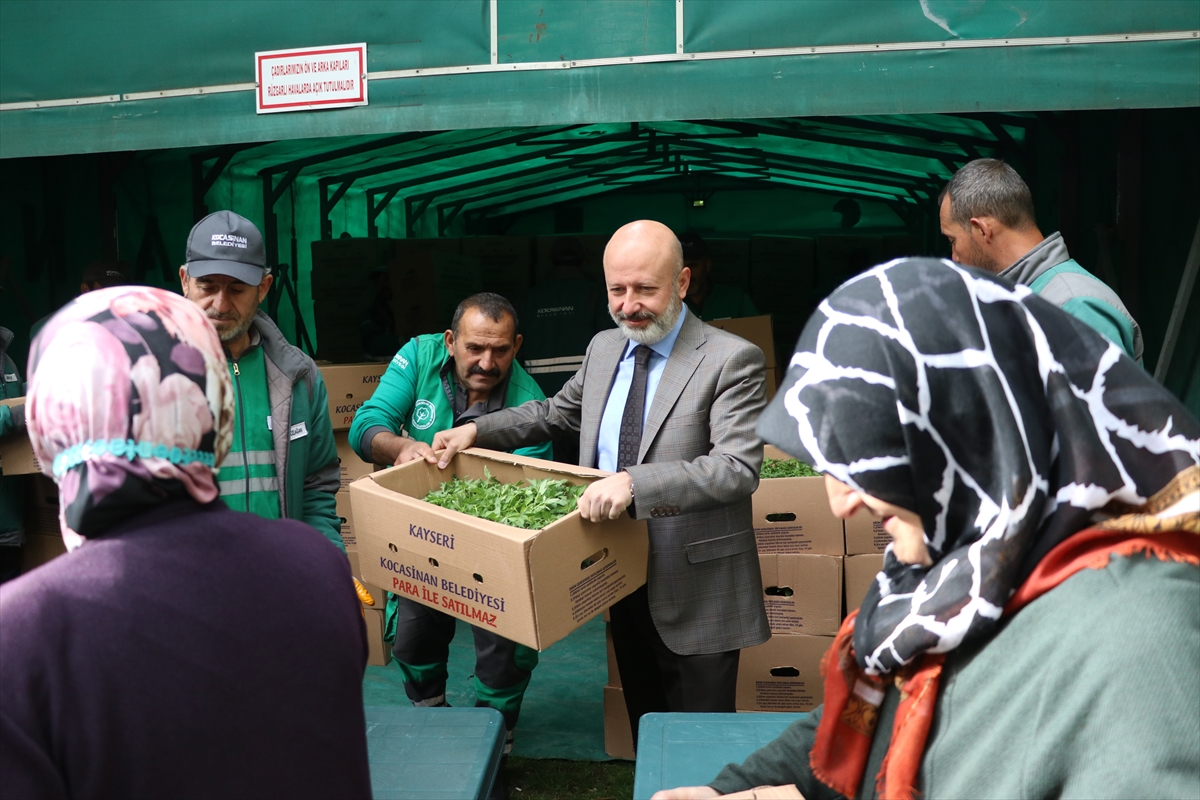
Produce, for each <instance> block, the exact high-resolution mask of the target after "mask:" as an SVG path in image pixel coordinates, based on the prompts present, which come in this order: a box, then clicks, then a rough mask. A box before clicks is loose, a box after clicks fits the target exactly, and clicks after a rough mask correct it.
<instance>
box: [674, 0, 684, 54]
mask: <svg viewBox="0 0 1200 800" xmlns="http://www.w3.org/2000/svg"><path fill="white" fill-rule="evenodd" d="M675 52H676V54H678V55H683V0H675Z"/></svg>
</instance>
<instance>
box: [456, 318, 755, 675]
mask: <svg viewBox="0 0 1200 800" xmlns="http://www.w3.org/2000/svg"><path fill="white" fill-rule="evenodd" d="M685 313H687V319H685V320H684V323H683V328H682V329H681V330H680V332H679V338H678V339H676V341H675V347H674V348H673V349H672V350H671V356H670V358H668V359H667V363H666V367H665V369H664V371H663V375H662V379H661V380H660V381H659V384H658V389H657V390H656V391H655V394H654V400H653V402H652V404H651V406H650V414H649V416H648V417H647V419H646V427H645V429H644V430H643V432H642V444H641V450H640V451H639V453H638V463H637V464H636V465H634V466H631V467H629V468H628V470H627V471H628V472H629V474H630V476H631V477H632V478H633V489H634V495H635V501H634V509H633V510H634V512H635V516H636V517H637V518H639V519H646V518H648V519H649V522H648V525H647V527H648V528H649V531H650V563H649V569H648V572H647V581H646V583H647V587H648V590H649V596H650V614H651V616H652V617H653V618H654V624H655V626H656V627H657V628H658V632H659V634H660V635H661V636H662V639H663V641H664V642H665V643H666V645H667V647H669V648H671V650H672V651H673V652H675V653H678V654H680V655H695V654H698V653H719V652H723V651H726V650H736V649H739V648H742V647H750V646H753V645H756V644H761V643H762V642H765V641H766V640H767V639H768V638H769V637H770V635H771V633H770V629H769V627H768V626H767V615H766V611H765V610H764V608H763V601H762V577H761V574H760V572H759V568H758V551H757V549H756V548H755V544H754V530H753V516H752V515H751V509H750V495H751V494H752V493H753V492H754V490H755V488H757V486H758V471H759V468H760V467H761V465H762V442H761V441H760V440H759V439H758V437H757V436H756V435H755V433H754V423H755V420H757V419H758V416H759V414H760V413H761V412H762V410H763V407H764V405H766V392H765V387H764V386H763V375H764V374H765V372H764V366H765V361H764V358H763V353H762V351H761V350H759V349H758V348H757V347H755V346H754V345H752V344H750V343H749V342H747V341H745V340H744V339H741V338H739V337H737V336H734V335H732V334H729V333H726V332H725V331H722V330H718V329H716V328H713V327H711V326H709V325H705V324H704V323H703V322H700V321H699V320H698V319H696V317H695V316H693V315H692V314H691V312H685ZM627 342H628V339H626V338H625V335H624V334H622V333H621V331H620V330H619V329H613V330H608V331H604V332H602V333H599V334H597V335H596V336H595V338H593V339H592V342H591V344H590V345H589V346H588V350H587V355H586V356H585V357H584V361H583V366H582V367H580V369H579V372H577V373H576V374H575V377H573V378H572V379H571V380H570V381H568V382H567V384H566V385H565V386H564V387H563V388H562V390H561V391H560V392H559V393H558V394H557V395H555V396H554V397H552V398H550V399H549V400H545V401H531V402H528V403H525V404H523V405H520V406H517V407H516V408H509V409H504V410H502V411H496V412H493V413H491V414H488V415H487V416H485V417H481V418H480V419H477V420H475V424H476V425H477V426H478V428H479V436H478V438H477V444H478V445H479V446H481V447H490V448H494V449H498V450H511V449H513V448H515V447H520V446H522V445H526V444H529V443H532V442H539V441H545V440H547V439H550V438H552V437H553V436H554V434H555V433H557V432H561V431H566V430H572V431H578V432H579V434H580V437H579V453H580V455H579V463H580V464H581V465H583V466H589V467H592V466H595V465H596V454H597V441H598V439H599V436H600V418H601V416H602V415H603V414H604V406H605V403H607V402H608V394H609V391H610V389H611V388H612V384H613V380H614V378H615V377H616V374H617V364H618V362H619V360H620V358H621V354H622V353H623V352H624V350H625V345H626V344H627Z"/></svg>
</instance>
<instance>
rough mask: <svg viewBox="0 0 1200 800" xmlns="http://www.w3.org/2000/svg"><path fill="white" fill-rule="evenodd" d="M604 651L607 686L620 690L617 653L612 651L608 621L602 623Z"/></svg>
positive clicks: (610, 626) (610, 627)
mask: <svg viewBox="0 0 1200 800" xmlns="http://www.w3.org/2000/svg"><path fill="white" fill-rule="evenodd" d="M605 613H606V614H607V613H608V612H607V611H605ZM604 650H605V655H606V656H607V657H608V685H609V686H616V687H618V688H620V686H621V670H620V669H619V668H618V667H617V653H616V651H615V650H613V640H612V623H611V622H609V621H608V620H605V621H604Z"/></svg>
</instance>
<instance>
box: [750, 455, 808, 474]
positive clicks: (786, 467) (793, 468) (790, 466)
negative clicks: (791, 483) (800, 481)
mask: <svg viewBox="0 0 1200 800" xmlns="http://www.w3.org/2000/svg"><path fill="white" fill-rule="evenodd" d="M820 474H821V473H819V472H817V471H816V470H815V469H813V468H812V467H810V466H809V465H808V464H805V463H804V462H803V461H797V460H796V459H794V458H788V459H783V458H768V459H764V460H763V465H762V470H760V471H759V473H758V477H760V478H816V477H819V476H820Z"/></svg>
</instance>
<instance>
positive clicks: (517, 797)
mask: <svg viewBox="0 0 1200 800" xmlns="http://www.w3.org/2000/svg"><path fill="white" fill-rule="evenodd" d="M503 774H504V785H505V787H506V788H507V789H508V796H509V800H577V799H582V800H630V799H631V798H632V797H633V762H632V761H566V760H563V759H555V758H537V759H534V758H517V757H515V756H509V758H508V763H507V764H506V765H505V768H504V773H503Z"/></svg>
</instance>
